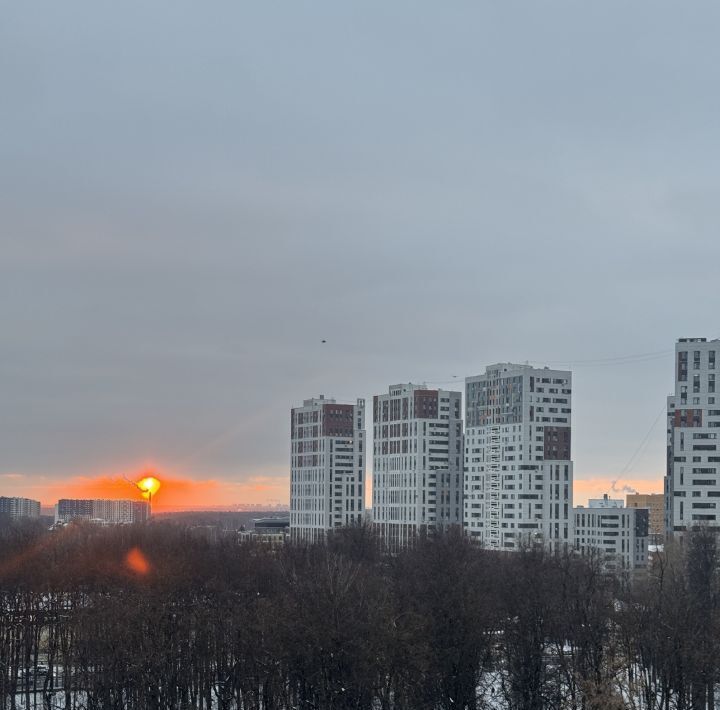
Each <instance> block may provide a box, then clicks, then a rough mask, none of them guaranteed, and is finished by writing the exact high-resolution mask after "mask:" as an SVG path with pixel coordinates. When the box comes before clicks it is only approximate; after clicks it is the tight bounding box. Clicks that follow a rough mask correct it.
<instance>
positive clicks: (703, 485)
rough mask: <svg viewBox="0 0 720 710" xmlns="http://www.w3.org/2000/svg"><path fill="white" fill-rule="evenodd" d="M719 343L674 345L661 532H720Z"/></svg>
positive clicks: (691, 341)
mask: <svg viewBox="0 0 720 710" xmlns="http://www.w3.org/2000/svg"><path fill="white" fill-rule="evenodd" d="M719 360H720V340H711V341H709V342H708V340H707V339H706V338H680V339H679V340H678V342H677V343H676V345H675V394H673V395H671V396H669V397H668V399H667V475H666V476H665V531H666V533H667V535H668V536H672V535H674V534H678V535H679V536H680V537H682V535H683V533H685V532H687V531H689V530H692V529H693V528H695V527H705V528H708V529H710V530H714V531H716V532H717V531H720V523H719V522H718V505H720V481H719V478H720V476H719V474H718V464H720V451H718V433H720V404H718V400H717V396H718V395H717V389H716V386H717V381H716V380H717V377H716V374H717V367H718V361H719Z"/></svg>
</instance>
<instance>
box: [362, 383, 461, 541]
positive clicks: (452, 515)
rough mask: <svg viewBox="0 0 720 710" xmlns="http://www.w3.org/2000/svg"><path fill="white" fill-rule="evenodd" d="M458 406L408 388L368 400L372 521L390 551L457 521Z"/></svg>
mask: <svg viewBox="0 0 720 710" xmlns="http://www.w3.org/2000/svg"><path fill="white" fill-rule="evenodd" d="M461 403H462V394H461V393H460V392H448V391H446V390H431V389H428V388H427V387H426V386H425V385H413V384H401V385H392V386H391V387H390V388H389V390H388V394H382V395H376V396H375V397H374V398H373V427H374V429H373V436H374V443H373V446H374V450H373V522H374V524H375V525H376V529H377V530H378V532H379V533H380V535H381V536H382V538H383V540H384V542H385V544H386V545H387V546H388V547H389V548H391V549H398V548H400V547H402V546H404V545H406V544H408V543H409V542H410V541H411V540H412V539H413V538H414V537H415V536H416V535H417V533H419V532H421V531H423V530H432V529H440V528H447V527H449V526H450V525H460V524H461V522H462V429H463V425H462V413H461Z"/></svg>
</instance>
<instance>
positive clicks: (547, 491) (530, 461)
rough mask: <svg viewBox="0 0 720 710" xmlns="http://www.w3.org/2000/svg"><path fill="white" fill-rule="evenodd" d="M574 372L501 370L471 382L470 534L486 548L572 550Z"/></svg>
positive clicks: (468, 442) (467, 522) (467, 408)
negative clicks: (534, 545)
mask: <svg viewBox="0 0 720 710" xmlns="http://www.w3.org/2000/svg"><path fill="white" fill-rule="evenodd" d="M571 415H572V373H571V372H569V371H567V370H551V369H550V368H547V367H544V368H536V367H532V366H530V365H516V364H512V363H498V364H496V365H491V366H489V367H487V368H486V370H485V374H483V375H477V376H474V377H467V378H466V379H465V506H464V507H465V514H464V523H463V524H464V527H465V532H466V534H467V535H468V536H469V537H470V538H471V539H472V540H475V541H477V542H479V543H480V544H481V545H482V546H483V547H486V548H489V549H494V550H516V549H517V548H518V547H520V546H521V545H522V544H526V543H539V542H541V543H542V544H544V545H547V546H548V547H549V548H551V549H564V548H566V547H569V546H571V545H572V519H571V508H572V495H573V463H572V460H571V446H570V445H571Z"/></svg>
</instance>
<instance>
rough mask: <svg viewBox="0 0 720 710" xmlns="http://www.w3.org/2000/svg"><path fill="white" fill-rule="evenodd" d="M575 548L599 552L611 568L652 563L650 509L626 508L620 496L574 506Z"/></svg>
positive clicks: (629, 568)
mask: <svg viewBox="0 0 720 710" xmlns="http://www.w3.org/2000/svg"><path fill="white" fill-rule="evenodd" d="M573 519H574V520H573V531H574V534H573V537H574V546H575V549H576V550H577V551H578V552H579V553H580V554H582V555H585V556H591V555H597V556H598V557H599V562H600V565H601V566H602V568H603V569H604V570H605V571H608V572H615V573H619V572H632V571H634V570H640V569H645V568H646V567H647V564H648V542H649V511H648V509H647V508H625V507H624V505H623V501H622V500H620V499H613V498H608V496H605V497H604V498H600V499H593V500H590V501H589V502H588V507H587V508H585V507H583V506H578V507H576V508H573Z"/></svg>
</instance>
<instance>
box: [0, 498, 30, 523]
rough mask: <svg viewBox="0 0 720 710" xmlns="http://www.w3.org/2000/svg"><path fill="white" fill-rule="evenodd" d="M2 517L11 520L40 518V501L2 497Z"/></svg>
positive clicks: (0, 510) (0, 512) (0, 505)
mask: <svg viewBox="0 0 720 710" xmlns="http://www.w3.org/2000/svg"><path fill="white" fill-rule="evenodd" d="M0 515H7V516H8V517H9V518H10V519H11V520H18V519H20V518H38V517H40V501H37V500H32V499H31V498H16V497H8V496H0Z"/></svg>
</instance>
